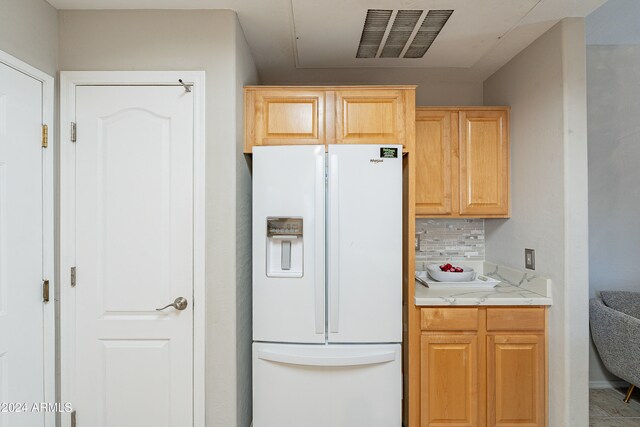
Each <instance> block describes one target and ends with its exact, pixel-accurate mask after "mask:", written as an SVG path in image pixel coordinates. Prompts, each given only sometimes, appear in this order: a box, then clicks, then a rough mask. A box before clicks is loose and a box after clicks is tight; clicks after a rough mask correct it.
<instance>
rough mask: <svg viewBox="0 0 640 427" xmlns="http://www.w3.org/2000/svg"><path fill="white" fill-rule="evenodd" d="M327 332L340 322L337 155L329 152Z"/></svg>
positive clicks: (335, 327) (334, 328) (334, 329)
mask: <svg viewBox="0 0 640 427" xmlns="http://www.w3.org/2000/svg"><path fill="white" fill-rule="evenodd" d="M329 155H330V159H329V197H328V200H329V232H328V235H329V239H328V242H327V243H328V245H329V251H328V252H329V257H328V258H327V261H328V262H329V268H328V272H329V281H328V282H329V332H334V333H337V332H339V322H340V317H339V316H340V251H339V249H340V242H339V236H340V234H339V233H340V220H339V218H340V215H339V214H340V188H339V187H338V183H339V177H340V175H339V171H338V156H337V155H336V154H331V152H330V153H329Z"/></svg>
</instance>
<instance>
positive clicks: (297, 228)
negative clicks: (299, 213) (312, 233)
mask: <svg viewBox="0 0 640 427" xmlns="http://www.w3.org/2000/svg"><path fill="white" fill-rule="evenodd" d="M273 236H302V218H267V237H273Z"/></svg>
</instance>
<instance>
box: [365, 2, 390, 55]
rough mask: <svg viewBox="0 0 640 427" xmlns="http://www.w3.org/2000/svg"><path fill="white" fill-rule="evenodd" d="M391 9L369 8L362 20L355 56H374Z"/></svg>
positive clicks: (382, 36) (387, 22)
mask: <svg viewBox="0 0 640 427" xmlns="http://www.w3.org/2000/svg"><path fill="white" fill-rule="evenodd" d="M392 13H393V11H392V10H384V9H369V10H368V11H367V18H366V19H365V20H364V28H363V29H362V36H360V45H359V46H358V53H357V54H356V58H375V57H376V55H377V54H378V49H379V48H380V43H382V39H383V38H384V33H385V32H386V30H387V25H388V24H389V19H390V18H391V14H392Z"/></svg>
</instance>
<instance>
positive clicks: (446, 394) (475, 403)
mask: <svg viewBox="0 0 640 427" xmlns="http://www.w3.org/2000/svg"><path fill="white" fill-rule="evenodd" d="M421 312H422V313H421V319H422V320H421V329H422V332H421V339H420V426H421V427H447V426H456V427H476V426H479V427H485V426H489V427H517V426H527V427H545V426H546V425H547V421H546V419H547V349H546V310H545V308H544V307H528V308H522V307H499V308H497V307H479V308H468V307H455V308H442V307H429V308H423V309H422V310H421Z"/></svg>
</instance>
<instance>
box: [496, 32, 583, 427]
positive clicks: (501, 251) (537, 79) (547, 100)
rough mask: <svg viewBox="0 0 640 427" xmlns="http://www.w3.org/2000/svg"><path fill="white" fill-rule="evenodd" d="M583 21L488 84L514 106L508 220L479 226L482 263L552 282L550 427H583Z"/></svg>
mask: <svg viewBox="0 0 640 427" xmlns="http://www.w3.org/2000/svg"><path fill="white" fill-rule="evenodd" d="M585 71H586V67H585V44H584V20H582V19H565V20H563V21H561V22H560V23H558V24H557V25H556V26H554V27H553V28H552V29H550V30H549V31H548V32H547V33H545V34H544V35H542V36H541V37H540V38H538V39H537V40H536V41H534V42H533V43H532V44H531V45H530V46H529V47H527V48H526V49H525V50H524V51H522V52H521V53H520V54H518V55H517V56H516V57H515V58H513V59H512V60H511V61H510V62H509V63H507V64H506V65H505V66H504V67H502V68H501V69H500V70H498V71H497V72H496V73H495V74H494V75H492V76H491V77H490V78H489V79H487V80H486V81H485V83H484V101H485V105H510V106H511V108H512V111H511V199H512V209H513V213H512V218H511V219H509V220H487V221H486V222H485V224H486V225H485V232H486V253H487V256H488V257H489V258H490V259H491V260H492V261H495V262H498V263H501V264H506V265H510V266H514V267H519V268H522V267H523V263H524V249H525V248H534V249H535V250H536V273H539V274H540V275H543V276H547V277H550V278H551V279H552V280H553V292H552V295H553V301H554V305H553V307H551V309H550V310H549V325H550V326H549V330H550V332H549V361H550V364H549V365H550V366H549V380H550V388H549V405H550V408H549V410H550V413H549V417H550V426H551V427H564V426H586V425H588V423H589V422H588V394H587V390H588V384H587V381H588V360H587V356H586V355H587V353H588V339H589V338H588V334H589V332H588V305H587V299H588V285H587V283H588V277H587V271H588V252H587V251H588V245H587V238H588V225H587V209H588V206H587V191H588V190H587V144H586V82H585Z"/></svg>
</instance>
